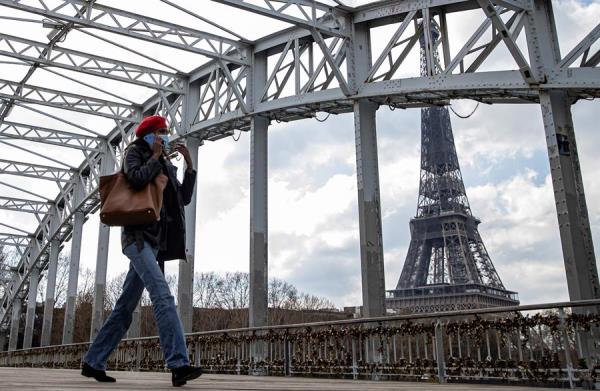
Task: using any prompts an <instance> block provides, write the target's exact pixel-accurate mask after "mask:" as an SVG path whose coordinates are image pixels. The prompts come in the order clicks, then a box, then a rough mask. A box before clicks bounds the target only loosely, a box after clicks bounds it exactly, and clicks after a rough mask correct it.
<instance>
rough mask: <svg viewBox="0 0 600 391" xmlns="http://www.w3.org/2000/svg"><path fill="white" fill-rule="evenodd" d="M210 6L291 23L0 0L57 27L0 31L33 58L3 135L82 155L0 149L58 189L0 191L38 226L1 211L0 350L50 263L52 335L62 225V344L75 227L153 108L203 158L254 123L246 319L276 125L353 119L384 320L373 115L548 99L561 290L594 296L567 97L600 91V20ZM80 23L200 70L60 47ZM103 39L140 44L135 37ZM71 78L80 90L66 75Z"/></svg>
mask: <svg viewBox="0 0 600 391" xmlns="http://www.w3.org/2000/svg"><path fill="white" fill-rule="evenodd" d="M161 1H162V2H163V3H166V4H168V5H170V6H172V7H174V8H176V9H178V10H179V12H185V13H187V14H188V15H191V16H192V17H195V18H198V19H203V17H202V16H201V15H198V14H195V13H194V12H192V11H190V10H187V9H185V8H183V7H181V6H179V5H177V4H175V3H173V2H170V1H167V0H161ZM213 1H215V2H217V3H221V4H225V5H228V6H231V7H235V8H237V9H241V10H244V11H247V12H249V13H254V14H259V15H262V16H265V17H268V18H272V19H274V20H277V21H279V22H285V23H287V24H289V25H290V27H289V28H287V29H285V30H282V31H278V32H275V33H273V34H271V35H268V36H266V37H264V38H261V39H258V40H256V41H252V40H248V39H245V38H243V37H242V36H241V35H239V34H237V33H235V32H234V31H230V30H228V29H227V28H225V27H223V26H218V25H216V24H215V23H214V22H211V21H207V20H204V19H203V20H204V22H206V23H209V24H212V25H213V26H216V27H218V28H219V29H220V30H222V31H224V32H225V33H224V34H223V36H220V35H217V34H214V33H207V32H203V31H200V30H197V29H193V28H190V27H185V26H182V25H178V24H175V23H171V22H169V21H165V20H158V19H153V18H149V17H146V16H143V15H139V14H136V13H132V12H128V11H124V10H120V9H115V8H111V7H107V6H104V5H102V4H99V2H97V1H93V0H89V1H81V0H62V1H58V0H55V1H54V0H38V1H26V0H0V6H1V7H0V10H6V9H7V8H10V9H13V10H18V11H23V12H26V13H29V14H30V15H31V17H32V18H38V19H37V20H38V22H39V23H44V24H47V25H49V26H50V27H52V28H53V29H52V30H51V33H50V34H49V42H37V41H33V40H30V39H25V38H22V37H17V36H12V35H7V34H0V56H3V57H8V58H11V59H12V61H14V62H16V63H22V64H26V65H28V66H30V72H28V74H27V76H26V77H25V79H24V80H22V81H21V82H14V81H10V80H0V100H1V107H0V109H1V110H0V120H1V124H0V144H2V145H3V146H4V145H10V146H13V147H15V148H20V149H22V150H24V151H26V152H30V153H34V154H38V155H39V153H36V152H35V151H33V150H32V149H28V148H27V147H24V146H21V145H20V144H19V142H20V141H22V140H25V141H28V142H37V143H45V144H50V145H58V146H61V147H64V148H71V149H76V150H79V151H82V152H83V153H84V155H85V159H84V160H83V161H82V162H81V164H80V165H79V166H76V167H74V166H70V165H68V164H67V163H65V162H63V161H61V160H60V159H59V158H58V157H52V156H41V157H43V158H45V159H46V160H48V161H51V162H52V163H53V164H52V165H46V164H37V163H36V164H34V163H30V162H26V161H13V160H9V159H6V158H4V157H2V158H1V159H0V174H8V175H16V176H22V177H29V178H35V179H37V180H40V181H41V182H42V181H50V182H53V183H55V184H57V186H58V188H59V189H60V190H59V193H58V195H57V196H56V198H55V199H47V200H46V201H39V200H38V201H33V200H31V199H21V198H12V197H0V209H5V210H9V211H18V212H20V213H28V214H33V215H34V216H35V217H36V218H37V221H38V222H39V225H38V227H37V228H36V229H35V230H34V231H33V232H28V231H26V230H23V229H22V227H18V226H12V225H10V224H8V222H0V223H1V224H2V230H3V231H6V232H0V244H2V245H5V246H12V247H14V248H15V250H16V252H17V254H18V255H19V257H20V259H19V262H18V265H16V266H15V267H14V268H13V274H12V275H13V277H12V279H10V281H8V282H7V283H6V284H5V294H4V295H3V296H2V298H1V299H0V325H2V326H3V327H4V328H5V329H7V328H10V343H9V348H10V349H15V348H16V343H17V334H18V327H19V314H20V308H21V302H22V301H23V300H24V299H26V298H27V299H26V300H27V302H28V313H27V318H26V334H25V341H24V347H30V346H31V335H32V328H33V316H34V312H33V310H31V311H30V310H29V309H31V308H35V292H36V290H37V283H38V280H39V275H40V273H41V272H45V271H46V270H48V281H49V283H48V292H47V297H49V298H47V301H46V309H45V315H44V326H43V331H42V344H43V345H44V344H45V345H47V344H48V343H49V335H50V334H49V330H50V329H49V327H51V323H52V322H51V316H52V311H51V310H52V307H53V304H54V303H53V302H52V297H53V291H52V290H53V289H54V282H53V281H52V279H53V278H54V279H55V275H56V262H57V258H58V252H59V249H60V246H61V245H62V244H63V243H64V242H65V241H66V240H68V239H69V238H71V237H72V238H73V240H72V248H71V266H70V278H69V288H68V293H67V296H68V297H67V307H66V316H65V330H64V332H63V343H69V342H72V332H73V330H72V328H73V325H74V322H73V314H74V300H75V295H76V288H77V273H78V267H79V252H80V249H81V230H82V224H83V223H84V221H85V219H86V216H88V215H89V214H91V213H94V212H95V211H96V210H97V209H98V207H99V199H98V192H97V190H98V183H99V182H98V181H99V177H100V176H101V175H103V174H106V173H110V172H112V171H113V170H114V169H115V168H116V167H118V166H119V164H120V157H121V152H122V151H123V149H124V147H125V146H126V145H127V144H128V143H129V142H130V141H131V140H132V139H133V133H132V130H133V129H134V127H135V125H136V123H137V122H139V121H140V119H141V118H142V117H143V116H145V115H148V114H154V113H161V114H162V115H166V116H167V117H168V118H169V120H170V122H171V123H173V124H174V125H175V130H176V133H177V135H178V137H180V139H184V140H185V141H186V142H187V143H188V146H191V148H190V149H191V151H192V154H193V155H194V158H195V159H197V149H198V147H199V146H200V145H202V143H203V142H204V141H206V140H211V141H214V140H218V139H221V138H224V137H227V136H230V135H232V134H233V132H234V130H242V131H250V132H251V138H252V143H251V144H252V147H251V148H252V149H251V208H250V209H251V232H250V235H251V239H250V243H251V256H250V263H251V265H252V267H250V271H251V278H250V279H251V286H250V290H251V294H250V296H251V299H250V326H263V325H265V323H266V305H267V296H266V284H267V281H266V279H265V276H266V275H267V273H266V268H267V236H268V231H267V163H266V162H267V129H268V125H269V122H270V121H271V120H278V121H293V120H299V119H304V118H311V117H314V116H315V115H316V113H317V112H328V113H334V114H337V113H346V112H353V113H354V118H355V127H356V152H357V170H358V172H357V177H358V201H359V217H360V242H361V265H362V266H361V271H362V276H363V277H362V282H363V288H362V289H363V309H364V314H365V315H366V316H377V315H382V314H384V313H385V304H384V298H385V288H384V278H383V248H382V239H381V238H382V233H381V212H380V201H379V178H378V163H377V147H376V145H377V144H376V131H375V129H376V126H375V113H376V110H377V108H378V106H379V105H389V106H391V107H394V108H411V107H424V106H428V105H447V104H449V102H450V100H452V99H473V100H477V101H479V102H483V103H488V104H495V103H535V104H540V105H541V108H542V113H543V116H544V126H545V130H546V135H547V140H548V151H549V157H550V162H551V168H552V169H551V173H552V176H553V182H554V186H555V196H556V203H557V211H558V218H559V223H560V232H561V236H562V238H563V240H562V245H563V252H564V257H565V267H566V269H567V275H568V284H569V292H570V295H571V298H572V299H573V300H578V299H591V298H598V289H599V287H598V279H597V275H596V274H595V273H590V270H596V267H595V259H594V251H593V247H592V241H591V235H590V228H589V221H588V217H587V210H586V206H585V198H584V193H583V187H582V180H581V173H580V168H579V161H578V157H577V148H576V143H575V134H574V130H573V126H572V120H571V115H570V106H571V104H573V103H575V102H576V101H577V100H579V99H591V98H597V97H599V96H600V69H599V68H598V64H599V63H600V52H599V51H598V45H597V43H598V41H599V38H600V24H598V25H597V26H596V27H595V28H593V29H592V31H589V32H583V34H582V35H584V38H583V39H582V40H581V41H580V42H579V43H578V44H576V45H575V47H573V48H572V49H571V50H570V51H569V52H568V53H566V54H562V55H561V53H560V50H559V41H558V36H557V34H556V26H555V25H554V18H553V11H552V6H551V3H550V1H547V0H430V1H427V2H423V1H421V0H387V1H378V2H375V3H372V4H369V5H365V6H361V7H358V8H351V7H347V6H345V5H343V4H341V2H337V1H336V2H330V4H324V3H319V2H315V1H309V0H287V1H283V0H279V1H276V0H264V1H243V0H213ZM335 3H337V5H335ZM473 10H474V11H476V12H477V13H478V15H479V21H478V22H477V23H475V24H473V25H469V26H462V27H463V28H466V27H468V28H469V29H470V31H472V34H471V36H470V37H469V38H468V39H467V40H463V41H460V45H459V47H460V49H459V50H458V51H457V52H453V51H451V50H450V46H449V44H450V42H452V43H453V45H456V42H459V40H458V39H455V38H454V37H453V32H452V30H451V29H449V28H448V24H447V16H448V15H452V14H454V13H464V12H469V11H473ZM0 16H1V13H0ZM5 19H11V17H5ZM13 19H14V18H13ZM29 21H30V20H29ZM24 23H26V22H24ZM430 23H436V24H438V25H439V29H440V32H441V39H440V40H439V41H437V42H438V43H436V44H435V45H433V44H432V42H433V41H432V40H431V37H429V41H428V43H427V44H426V45H425V52H426V53H425V55H426V59H427V64H426V65H427V69H428V70H430V72H428V73H427V74H426V75H424V76H421V75H420V74H419V69H418V66H417V67H416V68H415V69H413V71H414V74H412V75H409V76H406V74H404V73H402V72H401V71H402V70H403V69H404V68H403V67H406V66H407V64H408V62H409V60H408V58H409V56H410V54H411V52H412V51H413V50H416V51H417V52H418V50H419V45H418V44H417V43H418V41H419V36H420V35H421V32H422V31H423V29H424V31H430V30H431V29H430V28H429V25H430ZM381 26H392V27H393V33H392V34H391V36H388V41H387V42H385V45H384V46H383V50H381V51H379V52H378V51H375V50H373V49H372V47H371V39H370V34H371V31H372V30H373V29H375V28H377V27H381ZM73 30H77V31H80V32H83V33H85V34H88V35H91V36H95V37H96V38H98V39H103V40H105V41H109V40H108V39H107V38H102V37H101V36H99V35H94V33H93V31H95V30H99V31H102V32H109V33H112V34H116V35H119V36H123V37H127V38H135V39H137V40H141V41H145V42H146V43H151V44H154V45H162V46H166V47H169V48H171V49H177V50H179V51H182V52H189V53H194V54H196V55H200V56H202V58H203V59H204V61H203V62H200V63H199V66H198V67H197V68H196V69H195V70H193V71H192V72H188V73H186V72H181V71H179V70H177V68H175V67H173V66H170V65H169V64H163V65H164V66H163V68H165V67H166V68H169V69H170V71H164V70H160V69H154V68H151V67H148V66H142V65H137V64H135V63H129V62H123V61H117V60H114V59H111V58H109V57H102V56H97V55H92V54H89V53H85V52H82V51H76V50H70V49H67V48H64V47H61V41H62V40H64V39H65V38H66V39H68V37H67V35H68V33H69V31H73ZM226 36H232V37H234V38H226ZM425 36H426V37H427V36H428V34H425ZM111 42H112V44H114V45H116V46H118V47H120V48H121V49H128V50H129V51H130V52H132V53H136V54H139V55H141V53H140V52H139V51H136V50H135V48H127V47H125V46H124V45H120V44H119V43H118V42H115V41H111ZM482 42H483V43H482ZM522 42H524V44H523V43H522ZM437 50H439V51H440V53H441V55H440V57H441V59H440V60H439V61H440V62H442V63H441V64H435V63H434V62H435V61H436V60H435V56H434V53H435V52H436V51H437ZM452 53H456V54H454V55H453V54H452ZM503 53H508V54H507V55H506V54H503ZM491 56H502V59H503V60H510V61H511V62H512V63H513V64H514V65H513V66H511V67H508V68H507V69H500V70H494V71H487V70H485V69H484V64H485V61H486V60H488V59H489V58H490V57H491ZM506 56H508V58H506ZM38 68H39V69H44V70H45V71H49V72H55V73H57V74H59V75H62V74H61V73H60V71H61V70H62V71H64V70H66V71H74V72H77V73H80V74H87V75H95V76H101V77H102V78H105V79H110V80H114V81H118V82H124V83H129V84H131V85H136V86H141V87H145V88H150V89H153V90H155V93H154V95H153V96H152V97H151V98H150V99H148V100H147V101H145V102H128V103H123V102H124V100H123V99H118V98H120V97H119V96H118V95H117V94H116V93H114V92H111V91H107V90H103V89H101V88H99V87H97V86H91V87H93V89H95V90H97V91H99V92H101V93H103V95H102V96H103V97H102V98H99V97H94V96H84V95H80V94H76V93H71V92H66V91H60V90H56V89H53V88H47V87H44V86H40V85H35V84H33V83H30V82H29V78H30V76H31V73H33V71H35V70H36V69H38ZM436 69H439V71H435V70H436ZM72 80H73V81H76V82H79V83H80V84H82V85H86V86H88V87H90V85H88V84H86V83H84V82H83V81H78V80H77V79H76V78H72ZM107 96H112V97H114V98H115V99H109V98H107ZM14 107H18V108H20V109H23V110H30V111H32V112H36V113H37V114H40V115H44V116H46V117H48V118H53V119H58V120H61V118H57V116H56V115H53V114H51V112H52V110H50V109H57V108H58V109H62V110H69V111H74V112H78V113H82V114H85V115H90V116H95V117H102V118H107V119H109V120H111V121H113V122H114V128H113V129H112V131H111V132H110V133H109V134H107V135H106V134H102V133H101V132H98V131H96V130H94V129H87V128H85V129H84V128H82V127H81V126H79V125H78V124H74V123H69V122H68V121H66V120H64V119H62V121H63V122H64V123H67V124H69V125H71V126H76V127H79V128H82V130H85V132H84V133H85V134H86V135H81V134H77V133H72V132H68V131H64V130H61V129H50V128H47V127H44V126H38V125H35V124H23V123H19V122H14V121H13V120H12V119H11V115H10V114H11V110H12V108H14ZM43 108H48V109H49V110H48V111H45V109H43ZM48 164H50V163H48ZM3 184H4V183H3ZM8 185H9V186H15V185H11V184H8ZM32 195H37V194H33V193H32ZM38 198H39V197H38ZM194 205H195V202H192V204H191V206H190V207H189V208H188V209H187V210H186V213H187V214H188V218H187V224H188V227H187V228H188V245H187V247H188V250H189V255H188V261H189V262H185V261H182V262H181V263H180V277H181V278H180V279H179V284H180V286H179V308H180V314H181V316H182V320H183V323H184V327H185V329H186V331H188V332H189V331H191V308H192V307H191V306H192V304H191V300H190V296H191V287H192V281H191V278H193V251H194V243H193V238H194V234H193V232H194V231H193V230H194V227H195V206H194ZM5 228H6V230H5ZM10 231H16V232H17V233H9V232H10ZM189 238H191V239H189ZM107 256H108V227H106V226H103V225H101V227H100V233H99V247H98V259H97V267H96V271H97V275H96V290H95V292H96V298H95V303H94V311H93V312H94V318H93V320H92V336H94V335H95V331H97V329H98V328H99V326H100V325H101V323H102V319H101V317H102V315H101V313H102V303H103V294H104V284H105V282H106V281H105V280H106V262H107ZM592 265H593V266H592ZM186 276H187V278H186ZM34 288H36V289H34ZM31 292H34V293H33V294H32V293H31ZM11 309H12V311H11ZM11 313H12V316H11ZM11 318H12V319H11Z"/></svg>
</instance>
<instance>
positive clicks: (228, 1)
mask: <svg viewBox="0 0 600 391" xmlns="http://www.w3.org/2000/svg"><path fill="white" fill-rule="evenodd" d="M212 1H214V2H216V3H221V4H225V5H228V6H230V7H235V8H239V9H242V10H244V11H249V12H252V13H254V14H258V15H262V16H266V17H268V18H273V19H276V20H279V21H281V22H286V23H290V24H293V25H296V26H298V27H302V28H305V29H307V30H317V31H320V32H322V33H324V34H326V35H329V36H333V37H346V36H347V35H348V34H347V33H346V32H345V31H343V30H344V29H343V28H344V26H343V25H340V24H341V23H338V24H337V25H336V23H335V22H339V20H338V19H337V18H336V13H337V14H340V13H341V12H340V11H339V10H335V9H334V7H330V6H327V5H324V4H319V3H317V2H315V1H285V2H281V1H272V0H265V1H264V3H265V6H260V5H255V4H251V3H249V2H247V1H244V0H212ZM282 3H283V4H282ZM278 5H279V8H277V6H278ZM307 8H308V9H307ZM290 10H291V11H293V12H292V13H286V12H285V11H290ZM317 11H319V12H321V13H323V14H322V15H321V16H319V17H317ZM294 13H296V14H299V15H302V16H303V18H301V17H298V16H295V15H294ZM328 22H330V23H328ZM331 22H333V24H332V23H331Z"/></svg>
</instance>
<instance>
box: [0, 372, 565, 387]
mask: <svg viewBox="0 0 600 391" xmlns="http://www.w3.org/2000/svg"><path fill="white" fill-rule="evenodd" d="M109 373H110V374H111V375H112V376H114V377H116V378H117V383H98V382H96V381H94V380H93V379H87V378H84V377H82V376H81V375H80V374H79V371H77V370H72V369H38V368H6V367H4V368H0V379H2V380H0V390H11V391H19V390H23V391H25V390H27V391H37V390H44V391H48V390H56V391H58V390H85V391H97V390H111V391H119V390H146V391H148V390H174V389H175V388H174V387H172V386H171V377H170V374H168V373H157V372H121V371H119V372H109ZM181 389H182V390H184V389H185V390H211V391H225V390H227V391H229V390H245V391H263V390H264V391H267V390H268V391H274V390H292V391H309V390H310V391H313V390H326V391H337V390H340V391H364V390H373V391H392V390H393V391H429V390H440V391H442V390H443V391H475V390H481V389H484V390H486V391H525V390H528V391H531V390H535V391H544V390H548V391H550V390H555V389H550V388H540V387H535V388H529V387H516V386H496V385H481V384H473V385H466V384H444V385H440V384H430V383H412V382H393V381H381V382H376V381H366V380H364V381H363V380H339V379H314V378H299V377H258V376H236V375H213V374H206V375H203V376H202V377H201V378H199V379H197V380H195V381H193V382H190V383H188V384H187V385H186V386H184V387H182V388H181Z"/></svg>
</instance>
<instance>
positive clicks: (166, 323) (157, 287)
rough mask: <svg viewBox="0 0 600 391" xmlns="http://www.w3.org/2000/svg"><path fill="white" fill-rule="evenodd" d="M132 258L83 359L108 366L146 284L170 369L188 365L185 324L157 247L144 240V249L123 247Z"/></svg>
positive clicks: (97, 367)
mask: <svg viewBox="0 0 600 391" xmlns="http://www.w3.org/2000/svg"><path fill="white" fill-rule="evenodd" d="M123 253H124V254H125V255H127V257H128V258H129V260H130V263H129V272H128V273H127V277H125V283H124V284H123V293H121V296H120V297H119V299H118V300H117V303H116V305H115V308H114V309H113V311H112V313H111V314H110V316H109V317H108V319H107V320H106V322H105V323H104V325H103V326H102V328H101V329H100V331H99V332H98V335H97V336H96V339H95V340H94V342H93V343H92V345H91V346H90V349H89V350H88V352H87V353H86V355H85V357H84V359H83V361H84V362H86V363H87V364H88V365H89V366H91V367H92V368H94V369H97V370H106V361H107V360H108V357H109V356H110V354H111V353H112V352H113V350H115V348H116V347H117V345H118V344H119V342H120V341H121V339H122V338H123V336H124V335H125V333H126V332H127V329H129V325H130V324H131V319H132V313H133V311H134V310H135V308H136V307H137V304H138V302H139V301H140V298H141V297H142V292H143V291H144V288H146V289H148V292H149V293H150V299H151V300H152V309H153V310H154V319H156V324H157V326H158V335H159V337H160V345H161V347H162V350H163V353H164V355H165V361H166V362H167V367H168V368H169V369H173V368H179V367H182V366H184V365H189V364H190V361H189V358H188V353H187V347H186V344H185V337H184V334H183V326H182V324H181V320H180V319H179V316H178V315H177V311H176V309H175V300H174V299H173V296H172V295H171V291H170V290H169V285H167V282H166V280H165V276H164V275H163V274H162V272H161V270H160V267H159V265H158V262H156V254H157V250H156V249H154V248H152V247H151V246H150V245H149V244H148V243H147V242H144V247H143V248H142V251H138V249H137V247H136V244H135V243H133V244H131V245H129V246H127V247H126V248H125V249H123Z"/></svg>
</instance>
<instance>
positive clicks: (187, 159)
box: [174, 144, 194, 170]
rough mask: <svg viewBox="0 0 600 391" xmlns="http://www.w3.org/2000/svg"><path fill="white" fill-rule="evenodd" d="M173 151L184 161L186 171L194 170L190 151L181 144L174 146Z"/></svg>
mask: <svg viewBox="0 0 600 391" xmlns="http://www.w3.org/2000/svg"><path fill="white" fill-rule="evenodd" d="M174 149H175V151H177V152H179V153H180V154H181V156H183V158H184V159H185V164H186V165H187V169H188V170H192V169H194V165H193V163H192V156H191V155H190V151H189V150H188V149H187V147H186V146H185V145H183V144H175V148H174Z"/></svg>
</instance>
